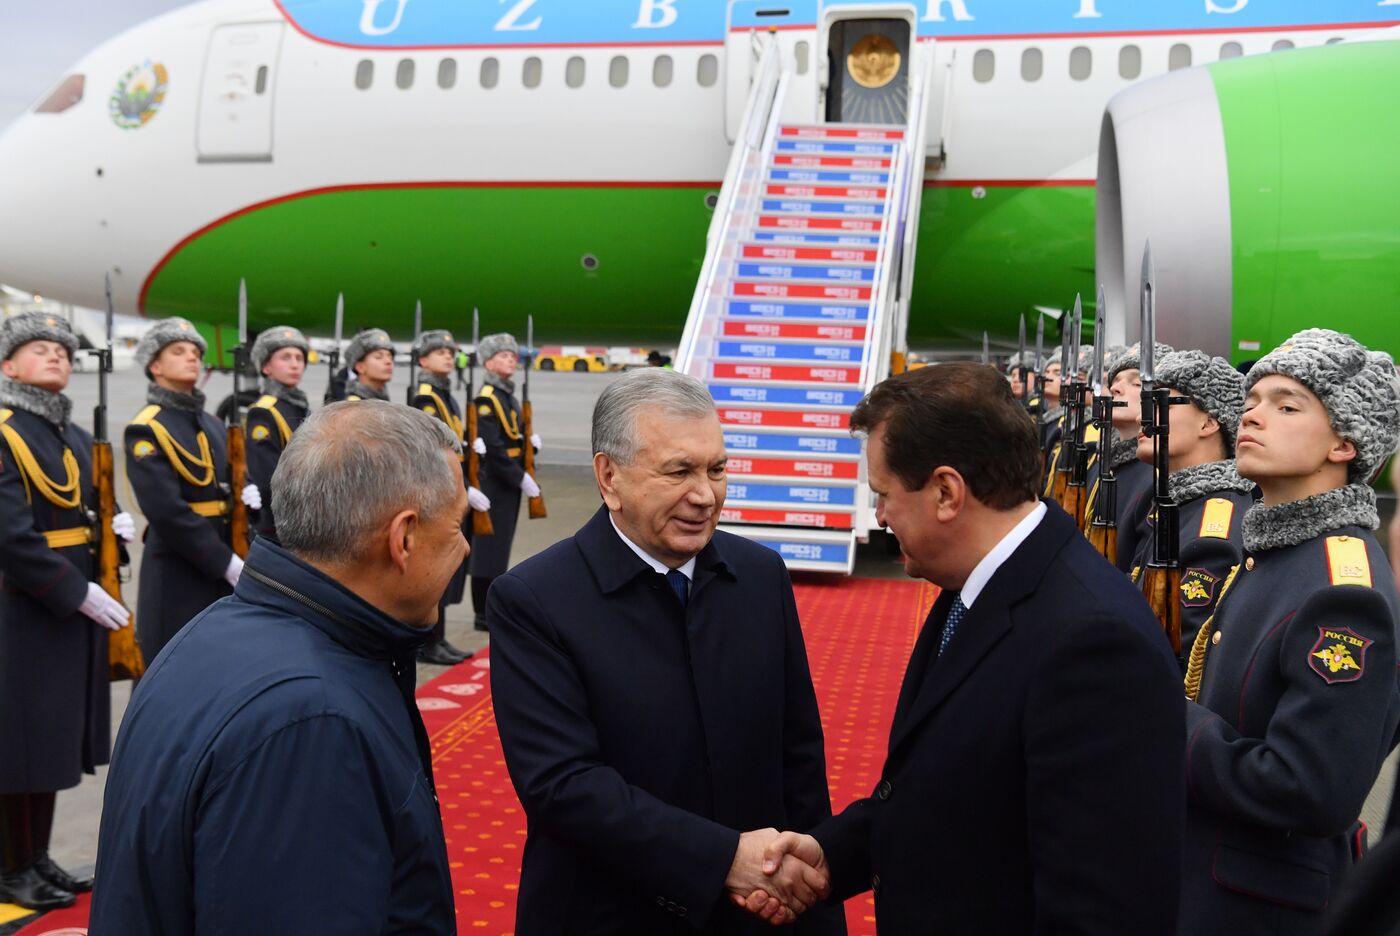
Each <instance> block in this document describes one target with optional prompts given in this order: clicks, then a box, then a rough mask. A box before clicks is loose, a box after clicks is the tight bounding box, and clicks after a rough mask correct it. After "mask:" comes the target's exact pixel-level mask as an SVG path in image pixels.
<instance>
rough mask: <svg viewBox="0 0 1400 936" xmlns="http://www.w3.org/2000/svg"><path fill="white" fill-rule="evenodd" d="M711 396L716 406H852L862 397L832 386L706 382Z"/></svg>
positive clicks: (854, 391) (852, 391) (851, 391)
mask: <svg viewBox="0 0 1400 936" xmlns="http://www.w3.org/2000/svg"><path fill="white" fill-rule="evenodd" d="M709 388H710V396H712V397H714V398H715V403H716V404H717V405H721V406H722V405H724V404H725V403H743V404H748V405H760V404H775V405H786V406H839V407H845V408H848V409H849V408H851V407H854V406H855V405H856V404H857V403H859V402H860V398H861V396H862V394H861V392H860V391H859V390H840V389H836V388H833V387H825V386H823V387H771V386H758V387H755V386H746V385H742V384H741V385H735V384H716V383H712V384H710V385H709Z"/></svg>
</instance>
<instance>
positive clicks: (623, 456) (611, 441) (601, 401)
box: [278, 367, 715, 528]
mask: <svg viewBox="0 0 1400 936" xmlns="http://www.w3.org/2000/svg"><path fill="white" fill-rule="evenodd" d="M648 406H655V407H657V408H659V409H662V410H665V411H666V412H667V413H668V414H670V415H673V416H689V417H691V418H694V419H704V418H705V417H707V416H713V415H715V401H714V398H713V397H711V396H710V391H709V390H708V389H707V388H706V387H705V385H704V384H703V383H701V382H700V381H698V380H696V379H695V378H694V377H688V376H686V375H685V374H682V373H680V372H678V371H673V370H667V369H665V368H660V367H648V368H644V369H641V370H634V371H628V372H627V373H626V374H623V375H622V377H621V378H619V379H618V380H617V381H615V382H614V383H612V384H609V385H608V387H607V389H605V390H604V391H603V392H602V394H601V395H600V396H599V397H598V402H597V404H596V405H594V407H593V451H594V452H595V453H598V452H601V453H602V454H604V455H606V456H608V457H609V458H611V459H612V460H613V461H615V462H620V463H621V464H624V465H630V464H632V461H633V459H635V458H636V457H637V448H638V445H637V441H638V440H637V413H638V412H640V411H641V410H642V409H643V408H644V407H648ZM284 457H285V456H284ZM278 526H279V528H280V526H281V524H280V522H279V524H278Z"/></svg>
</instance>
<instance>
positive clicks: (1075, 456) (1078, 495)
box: [1060, 295, 1097, 526]
mask: <svg viewBox="0 0 1400 936" xmlns="http://www.w3.org/2000/svg"><path fill="white" fill-rule="evenodd" d="M1070 335H1071V336H1072V337H1073V339H1074V343H1073V344H1072V345H1071V346H1070V352H1069V359H1070V367H1071V372H1070V374H1069V377H1070V382H1069V402H1068V403H1067V404H1066V406H1065V433H1066V442H1065V445H1064V446H1063V451H1062V453H1061V456H1060V457H1061V461H1063V462H1064V465H1065V475H1066V478H1067V480H1066V481H1065V489H1064V495H1063V499H1062V500H1061V501H1060V506H1061V507H1063V508H1064V510H1065V513H1067V514H1069V515H1070V517H1072V518H1073V519H1074V522H1075V523H1076V524H1078V525H1081V526H1082V524H1083V522H1084V501H1085V495H1086V489H1085V479H1086V477H1087V476H1088V467H1089V466H1088V462H1089V446H1088V444H1087V442H1086V441H1085V435H1086V432H1085V429H1086V425H1085V423H1086V420H1085V419H1084V391H1085V389H1086V386H1085V383H1084V381H1083V380H1081V379H1080V377H1079V347H1080V342H1081V341H1082V340H1083V338H1084V304H1083V302H1082V300H1081V299H1080V297H1079V296H1078V295H1076V296H1075V297H1074V313H1073V320H1072V322H1071V324H1070ZM1095 340H1097V339H1095ZM1063 379H1064V375H1061V380H1062V381H1063ZM1060 386H1061V387H1064V386H1065V384H1064V383H1061V385H1060Z"/></svg>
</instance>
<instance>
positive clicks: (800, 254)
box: [740, 243, 878, 264]
mask: <svg viewBox="0 0 1400 936" xmlns="http://www.w3.org/2000/svg"><path fill="white" fill-rule="evenodd" d="M740 255H741V256H742V257H743V258H744V259H745V260H797V261H812V262H818V263H819V262H821V261H826V262H827V263H853V264H873V263H874V262H875V258H876V256H877V255H878V251H877V250H876V249H875V248H874V247H798V246H792V245H788V244H768V243H748V244H744V246H743V247H742V248H741V250H740Z"/></svg>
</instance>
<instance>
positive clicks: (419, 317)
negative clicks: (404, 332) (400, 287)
mask: <svg viewBox="0 0 1400 936" xmlns="http://www.w3.org/2000/svg"><path fill="white" fill-rule="evenodd" d="M421 334H423V300H422V299H419V300H418V301H417V303H415V304H414V306H413V343H414V345H417V344H418V336H419V335H421Z"/></svg>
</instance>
